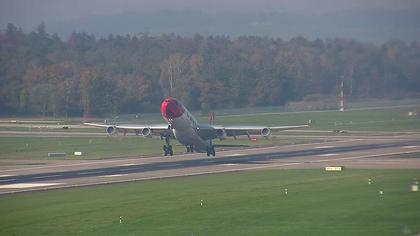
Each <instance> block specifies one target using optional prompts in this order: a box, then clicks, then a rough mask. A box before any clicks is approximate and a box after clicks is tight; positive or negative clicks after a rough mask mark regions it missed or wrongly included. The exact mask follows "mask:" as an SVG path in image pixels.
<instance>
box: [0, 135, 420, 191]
mask: <svg viewBox="0 0 420 236" xmlns="http://www.w3.org/2000/svg"><path fill="white" fill-rule="evenodd" d="M410 153H420V134H410V135H399V136H391V137H387V138H378V139H375V138H363V137H357V138H354V137H353V138H352V137H347V138H344V139H342V140H338V141H329V142H323V143H312V144H299V145H288V146H276V147H264V148H248V149H238V150H230V151H219V152H218V153H217V156H216V157H210V158H209V157H207V156H206V155H205V154H203V153H194V154H181V155H176V156H173V157H169V158H166V157H150V158H126V159H114V160H93V161H92V160H91V161H74V160H64V161H45V160H44V161H38V162H37V161H32V162H31V164H28V165H24V164H22V163H21V164H16V163H18V162H15V165H11V166H8V167H7V168H2V170H1V171H0V194H11V193H18V192H28V191H39V190H50V189H58V188H68V187H79V186H92V185H99V184H111V183H120V182H129V181H139V180H151V179H161V178H173V177H183V176H194V175H204V174H217V173H226V172H235V171H250V170H262V169H286V168H319V169H320V170H321V169H323V168H324V167H325V166H338V165H339V166H345V167H346V168H419V169H420V154H416V155H415V157H412V156H411V157H408V158H407V157H404V156H395V155H400V154H410Z"/></svg>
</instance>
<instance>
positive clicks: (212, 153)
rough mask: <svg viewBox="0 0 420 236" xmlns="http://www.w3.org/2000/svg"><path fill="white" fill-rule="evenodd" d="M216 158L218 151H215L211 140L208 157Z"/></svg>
mask: <svg viewBox="0 0 420 236" xmlns="http://www.w3.org/2000/svg"><path fill="white" fill-rule="evenodd" d="M210 155H211V156H214V157H215V156H216V151H215V150H214V146H213V142H212V140H210V145H209V146H207V156H208V157H209V156H210Z"/></svg>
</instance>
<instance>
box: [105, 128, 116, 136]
mask: <svg viewBox="0 0 420 236" xmlns="http://www.w3.org/2000/svg"><path fill="white" fill-rule="evenodd" d="M106 133H107V134H108V135H114V134H116V133H117V128H116V127H115V126H108V127H107V128H106Z"/></svg>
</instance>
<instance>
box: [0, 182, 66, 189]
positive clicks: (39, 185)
mask: <svg viewBox="0 0 420 236" xmlns="http://www.w3.org/2000/svg"><path fill="white" fill-rule="evenodd" d="M60 184H63V183H31V184H29V183H21V184H6V185H0V189H9V188H12V189H13V188H17V189H24V188H37V187H49V186H54V185H60Z"/></svg>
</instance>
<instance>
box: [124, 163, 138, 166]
mask: <svg viewBox="0 0 420 236" xmlns="http://www.w3.org/2000/svg"><path fill="white" fill-rule="evenodd" d="M135 165H138V164H134V163H128V164H122V165H120V166H135Z"/></svg>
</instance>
